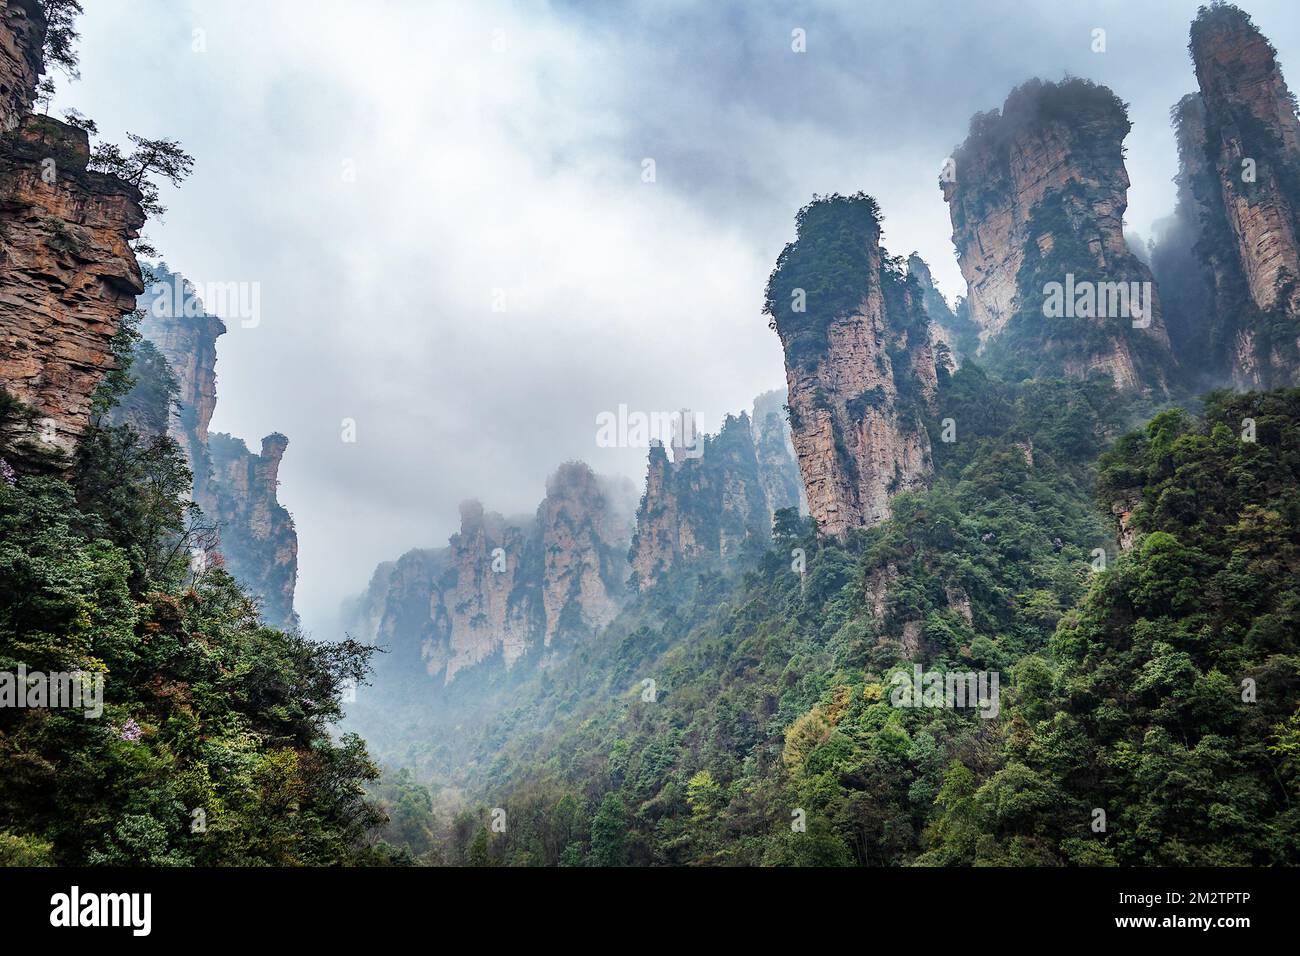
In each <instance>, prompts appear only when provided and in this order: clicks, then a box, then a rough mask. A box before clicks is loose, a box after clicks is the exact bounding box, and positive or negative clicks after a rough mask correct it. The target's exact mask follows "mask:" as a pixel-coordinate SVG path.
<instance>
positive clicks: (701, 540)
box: [628, 393, 799, 589]
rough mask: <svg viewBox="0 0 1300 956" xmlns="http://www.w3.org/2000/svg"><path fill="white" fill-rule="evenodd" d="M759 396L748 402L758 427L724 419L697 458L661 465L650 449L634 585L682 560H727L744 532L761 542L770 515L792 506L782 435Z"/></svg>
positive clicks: (662, 456)
mask: <svg viewBox="0 0 1300 956" xmlns="http://www.w3.org/2000/svg"><path fill="white" fill-rule="evenodd" d="M771 394H772V393H769V395H771ZM765 398H766V397H765V396H760V398H759V400H758V401H757V402H756V403H755V408H756V409H761V410H763V411H764V412H765V422H764V423H763V425H762V427H760V428H755V427H753V426H752V425H751V423H750V419H749V415H748V414H746V413H745V412H741V413H740V415H738V416H733V415H728V416H727V418H726V420H725V421H724V422H723V425H722V429H721V431H719V432H718V434H717V435H709V436H706V437H705V439H704V448H703V453H702V454H700V455H699V456H698V457H694V458H692V457H687V456H682V455H679V456H676V457H675V458H674V459H673V460H669V458H668V454H667V452H666V451H665V450H664V449H663V448H662V447H661V446H658V445H656V446H654V447H652V448H651V449H650V461H649V467H648V470H647V474H646V490H645V494H644V495H643V496H642V498H641V505H640V507H639V508H638V510H637V521H636V535H635V536H634V537H633V539H632V547H631V550H630V552H629V554H628V561H630V562H631V565H632V574H633V580H634V582H635V584H636V586H637V587H639V588H642V589H644V588H646V587H648V586H650V585H651V584H653V583H654V582H655V581H657V580H658V579H659V578H660V577H661V576H662V575H663V574H664V573H665V572H666V571H668V570H670V569H672V568H674V567H677V566H679V565H681V564H684V563H688V562H696V561H707V562H710V563H715V564H721V563H726V562H729V561H731V560H732V559H734V558H735V556H736V555H737V554H738V553H739V550H740V547H741V545H742V544H743V543H744V542H745V539H746V538H748V537H750V536H751V535H753V536H756V537H757V538H758V539H759V540H761V541H767V540H768V538H769V537H770V535H771V532H772V518H773V515H774V514H775V513H776V511H778V510H780V509H782V508H797V507H799V487H798V476H797V472H795V471H794V468H793V465H794V462H793V459H792V458H791V457H790V453H789V451H788V450H787V441H788V439H787V437H786V436H787V433H786V430H785V428H784V426H783V424H782V421H781V419H780V418H779V417H778V413H776V412H775V411H773V410H772V408H771V401H772V399H766V400H765Z"/></svg>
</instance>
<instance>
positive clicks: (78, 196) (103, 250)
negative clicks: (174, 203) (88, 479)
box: [0, 10, 144, 461]
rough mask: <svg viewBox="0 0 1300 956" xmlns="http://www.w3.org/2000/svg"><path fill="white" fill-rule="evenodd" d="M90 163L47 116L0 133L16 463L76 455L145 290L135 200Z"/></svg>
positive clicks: (7, 369)
mask: <svg viewBox="0 0 1300 956" xmlns="http://www.w3.org/2000/svg"><path fill="white" fill-rule="evenodd" d="M10 12H11V10H7V11H6V16H8V14H9V13H10ZM5 22H8V21H7V20H6V21H5ZM89 158H90V144H89V142H88V140H87V137H86V133H85V132H84V131H82V130H80V129H77V128H76V127H72V126H67V125H65V124H63V123H60V122H58V121H57V120H52V119H49V118H48V117H36V116H27V117H26V118H24V119H23V120H22V122H21V124H20V126H19V127H18V128H17V129H16V130H13V131H12V132H9V133H7V134H5V135H3V136H0V387H3V388H4V389H5V390H6V391H8V392H9V393H10V395H12V396H13V397H14V398H16V399H17V400H18V401H19V402H21V403H23V405H24V406H26V409H27V410H28V411H29V413H30V414H29V415H27V416H25V418H24V419H21V420H20V421H22V424H21V426H15V427H16V428H19V429H20V431H18V432H17V433H11V434H6V435H3V436H0V438H4V439H5V441H6V444H8V445H9V446H10V448H11V449H14V451H15V452H16V454H17V457H19V458H20V459H21V458H24V457H27V454H28V453H29V454H30V457H31V460H33V461H35V460H38V459H39V458H40V457H42V455H43V454H49V453H54V454H60V453H61V454H63V455H67V454H70V453H71V452H72V451H73V449H74V448H75V447H76V444H77V440H78V438H79V437H80V436H81V434H82V433H83V432H84V431H85V429H86V427H87V426H88V425H89V423H90V416H91V403H92V400H93V398H94V394H95V391H96V389H98V387H99V385H100V382H101V381H102V380H103V378H104V376H105V374H107V373H108V372H109V371H110V370H111V369H112V368H113V367H114V357H113V351H112V340H113V337H114V336H115V335H116V334H117V333H118V330H119V328H120V326H121V322H122V317H123V316H124V315H126V314H128V313H130V312H131V311H132V310H133V309H134V308H135V297H136V295H137V294H138V293H139V292H140V291H141V290H142V288H143V286H142V284H141V278H140V270H139V267H138V266H137V265H136V261H135V255H134V254H133V252H132V250H131V246H130V242H131V240H133V239H135V238H136V237H137V236H138V235H139V231H140V228H141V226H143V224H144V213H143V212H142V211H141V209H140V193H139V192H138V190H136V189H135V187H133V186H130V185H128V184H126V183H124V182H122V180H120V179H118V178H116V177H115V176H109V175H104V174H101V173H95V172H90V171H88V170H87V168H86V166H87V163H88V161H89Z"/></svg>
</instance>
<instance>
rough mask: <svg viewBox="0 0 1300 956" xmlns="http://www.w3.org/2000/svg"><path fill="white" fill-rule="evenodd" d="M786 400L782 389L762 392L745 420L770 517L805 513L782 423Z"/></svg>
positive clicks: (786, 429) (787, 427) (791, 449)
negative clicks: (789, 510)
mask: <svg viewBox="0 0 1300 956" xmlns="http://www.w3.org/2000/svg"><path fill="white" fill-rule="evenodd" d="M786 399H787V395H786V391H785V389H783V388H782V389H773V390H772V391H770V392H764V393H763V394H762V395H759V396H758V397H757V398H755V399H754V410H753V412H752V413H751V414H750V417H749V421H750V425H751V427H752V428H753V430H754V454H755V455H756V456H757V457H758V479H759V481H760V482H761V483H762V485H763V494H764V495H765V496H766V498H767V510H768V512H769V514H771V515H775V514H776V512H778V511H780V510H781V509H782V508H798V509H799V511H800V513H801V514H807V512H808V499H807V498H806V497H804V493H803V482H802V481H801V480H800V478H799V462H798V460H797V459H796V458H795V452H794V441H793V440H792V439H791V437H790V425H789V422H787V421H786V413H785V405H786Z"/></svg>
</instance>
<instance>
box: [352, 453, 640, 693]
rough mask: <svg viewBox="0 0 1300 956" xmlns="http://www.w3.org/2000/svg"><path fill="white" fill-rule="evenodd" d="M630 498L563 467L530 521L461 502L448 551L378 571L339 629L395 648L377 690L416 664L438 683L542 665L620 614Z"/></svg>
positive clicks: (411, 556)
mask: <svg viewBox="0 0 1300 956" xmlns="http://www.w3.org/2000/svg"><path fill="white" fill-rule="evenodd" d="M632 499H633V491H632V489H631V487H630V484H629V483H627V482H625V481H624V482H619V481H614V480H611V479H608V478H603V477H601V476H599V475H596V474H595V473H594V472H592V470H591V469H590V468H589V467H587V466H586V465H585V464H583V463H581V462H568V463H566V464H564V465H561V466H560V467H559V469H557V470H556V472H555V473H554V474H553V475H551V477H550V478H549V479H547V482H546V497H545V498H544V499H543V500H542V503H541V504H540V505H539V506H538V508H537V512H536V513H535V514H534V515H532V516H530V517H521V518H513V519H507V518H503V517H502V516H501V515H499V514H496V513H495V512H488V511H485V510H484V509H483V506H482V505H481V504H480V503H479V502H477V501H470V502H466V503H465V504H463V505H461V510H460V517H461V525H460V531H459V532H458V533H457V534H454V535H452V537H451V539H450V541H449V542H448V545H447V547H445V548H437V549H424V550H416V551H410V552H408V553H407V554H405V555H403V556H402V557H401V558H399V559H398V560H397V561H394V562H389V563H386V564H382V565H380V566H379V568H378V569H377V570H376V571H375V574H374V577H373V578H372V579H371V582H370V587H369V589H368V590H367V592H366V593H365V594H364V595H362V596H361V597H360V598H358V599H357V600H356V601H355V602H353V603H352V606H351V607H350V608H348V609H347V610H346V611H345V615H344V616H345V620H346V623H347V625H348V627H349V629H350V631H351V632H352V633H353V634H354V636H358V637H362V638H364V639H365V640H367V641H370V642H373V643H375V644H378V645H379V646H381V647H384V648H385V649H387V650H389V651H390V652H391V653H390V654H388V655H385V657H384V658H383V659H381V660H380V661H379V662H378V664H377V667H378V668H379V670H380V674H379V678H378V679H379V680H380V681H381V682H383V681H386V680H389V679H393V680H403V679H405V678H404V675H405V674H409V671H410V670H411V666H412V664H414V663H415V662H417V661H418V662H420V664H421V665H422V667H423V672H424V673H426V674H427V675H428V676H429V677H432V678H434V679H435V681H436V683H437V684H449V683H451V681H452V680H453V679H455V678H456V676H457V675H458V674H459V673H460V672H461V671H464V670H465V669H466V668H469V667H472V666H473V665H475V664H479V663H481V662H484V661H488V660H492V659H499V660H500V661H501V662H502V663H503V664H504V665H505V666H506V667H507V668H509V667H513V666H514V665H515V664H516V663H518V662H519V661H520V660H521V659H522V658H524V657H525V656H532V657H533V658H534V659H535V660H536V661H537V662H539V663H543V664H544V663H545V662H546V661H547V660H549V659H550V657H551V655H552V653H553V651H552V648H553V647H554V646H555V645H557V644H560V643H564V642H569V641H573V640H577V639H581V638H583V637H590V636H592V635H594V634H596V633H597V632H599V631H600V630H601V629H602V628H604V627H605V625H607V624H608V623H609V622H610V621H611V620H613V618H614V616H615V615H616V614H617V613H618V611H619V610H620V609H621V607H622V605H623V601H624V598H625V595H626V582H627V573H628V570H627V562H626V557H625V556H626V553H627V545H628V538H629V536H630V534H631V519H632Z"/></svg>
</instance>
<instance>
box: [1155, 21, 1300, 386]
mask: <svg viewBox="0 0 1300 956" xmlns="http://www.w3.org/2000/svg"><path fill="white" fill-rule="evenodd" d="M1189 48H1190V50H1191V54H1192V60H1193V63H1194V65H1195V68H1196V78H1197V82H1198V84H1199V87H1200V91H1199V92H1198V93H1193V94H1189V95H1188V96H1186V97H1184V98H1183V99H1182V100H1181V101H1180V102H1179V103H1178V105H1177V106H1176V107H1175V108H1174V110H1173V118H1174V126H1175V131H1176V134H1177V140H1178V147H1179V159H1180V170H1179V177H1178V184H1179V205H1178V210H1177V212H1176V214H1175V218H1176V220H1177V221H1178V222H1180V223H1182V224H1184V228H1183V229H1182V230H1180V231H1177V232H1174V233H1172V234H1171V235H1170V236H1168V237H1166V239H1165V240H1164V241H1163V242H1162V243H1161V247H1160V248H1159V249H1158V256H1157V263H1158V264H1159V263H1160V262H1161V261H1162V260H1163V261H1165V262H1173V263H1178V262H1181V261H1183V260H1185V259H1187V258H1189V256H1188V253H1187V251H1186V250H1188V249H1189V248H1190V249H1192V250H1194V251H1195V254H1196V255H1197V256H1198V257H1199V259H1200V261H1201V263H1202V264H1203V266H1204V270H1205V271H1204V274H1203V276H1202V277H1198V279H1197V280H1196V281H1197V282H1198V283H1203V282H1205V280H1206V279H1208V286H1209V288H1210V289H1212V296H1211V300H1212V304H1213V308H1212V309H1206V308H1205V307H1204V306H1203V305H1202V304H1201V303H1197V302H1191V303H1188V307H1187V309H1186V311H1185V313H1184V316H1183V317H1182V321H1183V322H1184V323H1185V324H1187V325H1188V326H1189V328H1190V329H1191V333H1192V334H1190V335H1189V336H1188V338H1189V340H1192V341H1196V342H1197V343H1198V344H1199V345H1200V348H1199V349H1198V350H1197V351H1196V352H1194V353H1193V354H1194V355H1195V356H1196V357H1197V358H1198V359H1199V362H1200V364H1201V366H1202V369H1203V371H1204V373H1205V375H1204V377H1205V378H1207V379H1208V380H1209V381H1211V382H1221V381H1224V380H1228V381H1231V382H1232V383H1233V384H1234V385H1235V386H1237V387H1238V388H1270V387H1276V386H1279V385H1288V384H1292V385H1293V384H1296V383H1297V382H1300V241H1298V240H1297V236H1300V120H1297V118H1296V115H1295V101H1294V99H1293V97H1292V94H1291V92H1290V90H1289V89H1288V88H1287V85H1286V81H1285V80H1284V79H1283V77H1282V72H1281V69H1280V68H1279V67H1278V64H1277V55H1276V51H1275V50H1274V49H1273V47H1272V45H1271V44H1270V43H1269V42H1268V40H1267V39H1266V38H1265V37H1264V36H1263V35H1262V34H1261V33H1260V32H1259V30H1258V29H1256V27H1255V26H1254V24H1253V23H1252V22H1251V20H1250V17H1249V16H1248V15H1247V14H1246V13H1244V12H1243V11H1241V10H1239V9H1238V8H1236V7H1234V6H1232V5H1230V4H1216V5H1214V6H1211V7H1202V8H1201V11H1200V13H1199V14H1198V16H1197V18H1196V20H1195V21H1194V22H1193V24H1192V29H1191V43H1190V46H1189ZM1169 271H1172V270H1169ZM1184 271H1189V270H1186V269H1185V270H1184Z"/></svg>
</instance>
